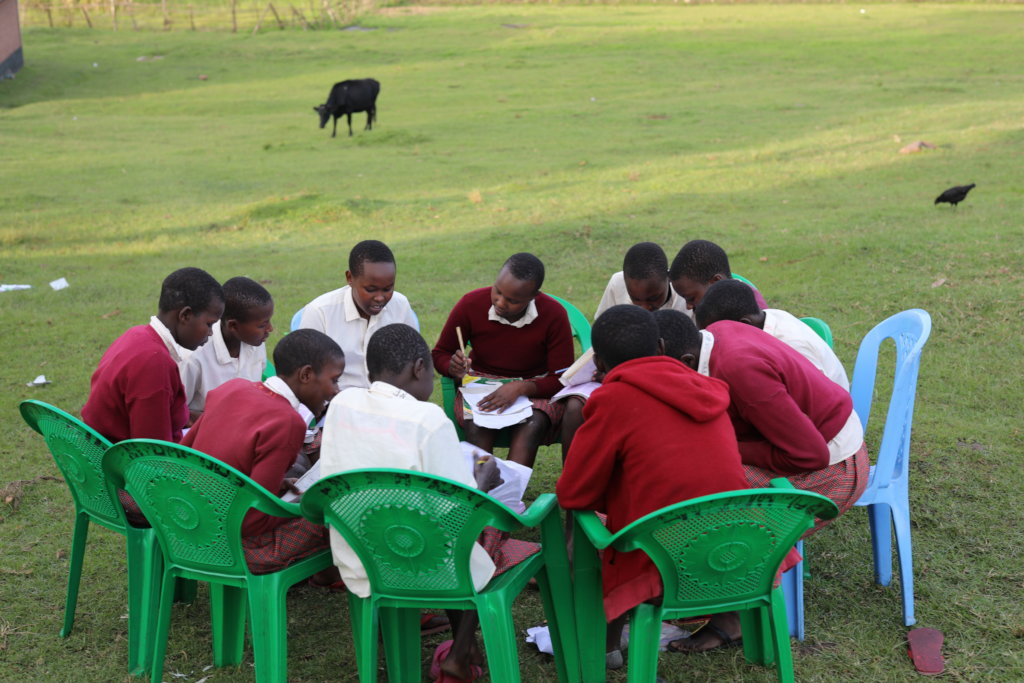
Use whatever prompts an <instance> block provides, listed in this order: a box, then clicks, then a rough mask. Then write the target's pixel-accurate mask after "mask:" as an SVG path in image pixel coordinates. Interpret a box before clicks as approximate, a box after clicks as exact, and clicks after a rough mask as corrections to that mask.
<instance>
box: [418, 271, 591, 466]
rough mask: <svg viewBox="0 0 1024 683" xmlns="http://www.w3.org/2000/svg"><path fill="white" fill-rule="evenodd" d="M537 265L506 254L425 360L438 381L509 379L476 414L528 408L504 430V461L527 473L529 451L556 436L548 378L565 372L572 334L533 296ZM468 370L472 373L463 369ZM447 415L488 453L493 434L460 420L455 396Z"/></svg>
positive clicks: (458, 307) (550, 302)
mask: <svg viewBox="0 0 1024 683" xmlns="http://www.w3.org/2000/svg"><path fill="white" fill-rule="evenodd" d="M543 284H544V264H543V263H541V261H540V259H538V258H537V257H536V256H534V255H533V254H526V253H520V254H514V255H513V256H511V257H509V259H508V260H507V261H505V264H504V265H503V266H502V267H501V270H500V271H499V272H498V277H497V279H496V280H495V281H494V285H492V286H491V287H482V288H481V289H475V290H473V291H472V292H469V293H468V294H466V295H465V296H463V297H462V298H461V299H459V302H458V303H457V304H455V308H453V309H452V312H451V313H450V314H448V321H447V322H446V323H445V325H444V329H443V330H441V336H440V337H439V338H438V340H437V344H436V345H435V346H434V350H433V352H432V355H433V359H434V367H436V368H437V371H438V372H439V373H441V374H442V375H447V376H449V377H453V378H455V379H456V380H461V379H462V378H463V377H464V376H465V375H466V374H467V373H469V374H473V375H479V376H486V377H497V378H516V380H517V381H514V382H508V383H505V384H504V385H502V387H501V388H500V389H498V390H497V391H495V392H493V393H492V394H490V395H489V396H487V397H485V398H484V399H483V400H482V401H481V402H480V407H481V408H482V409H483V410H485V411H493V410H497V411H501V410H503V409H505V408H507V407H508V406H510V405H512V403H513V402H514V401H515V400H516V399H517V398H518V397H520V396H526V397H528V398H530V399H531V400H532V402H533V415H532V417H530V418H529V419H527V420H526V422H523V423H521V424H518V425H514V426H512V427H510V429H512V438H511V442H510V445H509V451H508V458H509V460H514V461H515V462H518V463H520V464H522V465H526V466H527V467H533V461H534V460H535V459H536V457H537V448H538V447H540V445H541V444H542V443H551V441H552V439H553V438H554V436H555V435H556V434H557V433H558V432H557V428H558V422H559V419H560V418H561V415H562V406H560V405H558V404H552V403H551V402H550V401H548V400H547V399H549V398H550V397H551V396H552V395H554V394H555V392H557V391H558V390H559V389H560V388H561V383H560V382H559V381H558V377H556V376H555V373H556V372H557V371H559V370H562V369H564V368H566V367H567V366H569V365H570V364H572V360H573V346H572V329H571V328H570V326H569V316H568V315H567V314H566V312H565V309H564V308H562V306H561V304H559V303H558V302H557V301H555V300H554V299H552V298H551V297H549V296H547V295H546V294H543V293H541V291H540V288H541V286H542V285H543ZM456 328H459V329H460V330H461V331H462V338H463V340H464V341H465V343H466V344H467V345H472V350H471V351H470V352H469V358H468V359H467V358H465V357H463V355H462V351H461V349H460V348H459V338H458V334H457V331H456ZM471 368H472V369H471ZM455 413H456V417H457V419H458V420H459V424H460V425H461V426H462V428H463V429H464V430H465V432H466V440H467V441H469V442H470V443H472V444H473V445H475V446H478V447H480V448H482V449H484V450H485V451H487V452H491V451H492V450H493V449H494V437H495V434H496V430H493V429H484V428H481V427H478V426H477V425H475V424H474V423H473V422H472V420H464V419H463V415H462V398H461V393H460V394H459V396H457V397H456V400H455Z"/></svg>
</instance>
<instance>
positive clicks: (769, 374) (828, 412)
mask: <svg viewBox="0 0 1024 683" xmlns="http://www.w3.org/2000/svg"><path fill="white" fill-rule="evenodd" d="M707 329H708V331H709V332H711V334H713V335H714V337H715V344H714V347H713V350H712V352H711V358H710V361H709V371H710V373H711V376H712V377H717V378H718V379H721V380H724V381H725V382H726V383H727V384H728V385H729V396H730V398H731V399H732V403H731V404H730V406H729V417H730V418H732V423H733V427H734V428H735V429H736V439H737V441H739V446H740V454H741V455H742V456H743V463H744V464H746V465H756V466H758V467H762V468H764V469H766V470H771V471H772V472H778V473H779V474H783V475H786V474H797V473H800V472H810V471H814V470H820V469H822V468H824V467H828V461H829V453H828V442H829V441H831V440H832V439H834V438H835V436H836V435H837V434H838V433H839V431H840V430H841V429H842V428H843V426H844V425H845V424H846V421H847V419H849V417H850V413H851V412H852V411H853V401H852V400H851V399H850V394H849V393H847V392H846V390H845V389H843V388H842V387H841V386H839V385H838V384H836V383H835V382H833V381H832V380H830V379H829V378H828V377H827V376H826V375H825V374H824V373H823V372H821V371H820V370H818V368H816V367H814V365H812V364H811V362H810V361H809V360H807V359H806V358H804V357H803V356H802V355H800V353H798V352H797V351H795V350H794V349H793V348H792V347H790V346H789V345H788V344H786V343H784V342H781V341H779V340H778V339H776V338H775V337H773V336H771V335H770V334H768V333H767V332H764V331H763V330H759V329H758V328H756V327H754V326H752V325H746V324H744V323H739V322H734V321H731V320H722V321H719V322H716V323H712V324H711V325H708V327H707Z"/></svg>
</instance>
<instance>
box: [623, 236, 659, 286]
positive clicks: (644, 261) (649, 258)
mask: <svg viewBox="0 0 1024 683" xmlns="http://www.w3.org/2000/svg"><path fill="white" fill-rule="evenodd" d="M622 274H623V275H625V276H626V277H628V278H629V279H630V280H649V279H651V278H656V277H657V278H665V277H667V276H668V257H667V256H665V250H664V249H662V248H661V246H660V245H657V244H655V243H654V242H640V243H638V244H634V245H633V246H631V247H630V248H629V251H627V252H626V258H624V259H622Z"/></svg>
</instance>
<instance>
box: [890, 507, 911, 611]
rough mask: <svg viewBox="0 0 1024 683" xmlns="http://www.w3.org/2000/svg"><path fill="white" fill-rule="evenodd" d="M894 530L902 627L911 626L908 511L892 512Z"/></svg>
mask: <svg viewBox="0 0 1024 683" xmlns="http://www.w3.org/2000/svg"><path fill="white" fill-rule="evenodd" d="M893 513H894V514H893V518H892V521H893V526H894V527H895V529H896V550H897V552H898V553H899V559H900V590H901V592H902V593H903V625H904V626H913V625H914V623H915V622H916V621H917V620H916V619H915V618H914V557H913V550H912V543H911V539H910V513H909V510H896V509H894V510H893Z"/></svg>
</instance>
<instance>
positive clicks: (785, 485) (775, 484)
mask: <svg viewBox="0 0 1024 683" xmlns="http://www.w3.org/2000/svg"><path fill="white" fill-rule="evenodd" d="M768 487H769V488H773V489H793V488H796V487H795V486H793V483H792V482H791V481H790V480H789V479H786V478H785V477H775V478H774V479H772V480H771V481H770V482H768Z"/></svg>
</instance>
